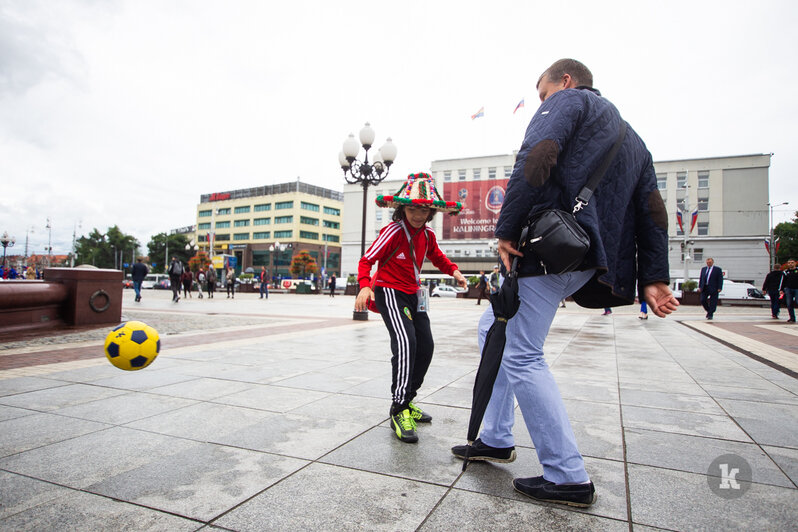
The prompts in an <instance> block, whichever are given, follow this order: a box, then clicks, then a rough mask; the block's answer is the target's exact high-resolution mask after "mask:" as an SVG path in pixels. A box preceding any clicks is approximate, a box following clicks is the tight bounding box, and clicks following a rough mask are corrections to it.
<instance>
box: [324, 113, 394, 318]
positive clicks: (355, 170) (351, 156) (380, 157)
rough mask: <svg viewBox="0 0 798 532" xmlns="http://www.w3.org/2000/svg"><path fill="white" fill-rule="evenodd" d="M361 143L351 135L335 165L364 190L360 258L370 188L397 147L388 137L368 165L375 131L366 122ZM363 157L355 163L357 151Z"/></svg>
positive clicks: (363, 249)
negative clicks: (361, 153)
mask: <svg viewBox="0 0 798 532" xmlns="http://www.w3.org/2000/svg"><path fill="white" fill-rule="evenodd" d="M358 136H359V139H360V143H358V141H357V140H356V139H355V135H354V134H353V133H350V134H349V137H347V139H346V140H345V141H344V145H343V149H342V150H341V152H340V153H339V154H338V163H339V164H340V165H341V170H343V171H344V179H345V180H346V182H347V183H350V184H355V183H357V184H359V185H360V186H361V187H363V220H362V225H361V229H360V256H361V257H362V256H363V255H365V253H366V209H367V201H368V188H369V185H372V186H375V185H379V184H380V183H381V182H382V180H383V179H385V178H386V177H388V172H389V171H390V169H391V165H392V164H393V162H394V160H396V145H395V144H394V143H393V142H392V141H391V137H388V138H387V139H386V140H385V144H383V145H382V147H381V148H380V149H379V150H377V153H376V154H375V155H374V160H373V161H372V162H371V163H369V150H370V149H371V147H372V145H373V143H374V136H375V133H374V130H373V129H372V128H371V126H370V125H369V123H368V122H366V125H365V126H363V129H361V130H360V133H359V135H358ZM361 146H362V148H363V150H364V152H365V154H364V157H363V162H360V161H358V160H357V156H358V154H359V153H360V148H361ZM368 316H369V313H368V311H363V312H359V311H357V310H355V311H353V313H352V319H354V320H361V321H365V320H368V319H369V318H368Z"/></svg>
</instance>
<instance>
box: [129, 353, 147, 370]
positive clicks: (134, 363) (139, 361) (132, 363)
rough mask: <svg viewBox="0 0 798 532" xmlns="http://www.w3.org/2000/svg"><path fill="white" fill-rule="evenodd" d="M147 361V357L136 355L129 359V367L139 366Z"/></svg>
mask: <svg viewBox="0 0 798 532" xmlns="http://www.w3.org/2000/svg"><path fill="white" fill-rule="evenodd" d="M146 363H147V357H143V356H141V355H139V356H137V357H136V358H133V359H131V360H130V367H132V368H140V367H142V366H144V365H145V364H146Z"/></svg>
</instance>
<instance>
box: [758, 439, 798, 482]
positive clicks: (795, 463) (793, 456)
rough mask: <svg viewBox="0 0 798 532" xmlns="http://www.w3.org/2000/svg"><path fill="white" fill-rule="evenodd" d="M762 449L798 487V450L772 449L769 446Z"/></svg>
mask: <svg viewBox="0 0 798 532" xmlns="http://www.w3.org/2000/svg"><path fill="white" fill-rule="evenodd" d="M762 448H763V449H764V450H765V452H766V453H768V455H769V456H770V458H771V459H773V461H774V462H776V464H778V466H779V467H780V468H781V470H782V471H784V473H785V474H786V475H787V476H788V477H790V480H792V482H793V484H795V485H796V486H798V449H788V448H785V447H771V446H769V445H763V446H762Z"/></svg>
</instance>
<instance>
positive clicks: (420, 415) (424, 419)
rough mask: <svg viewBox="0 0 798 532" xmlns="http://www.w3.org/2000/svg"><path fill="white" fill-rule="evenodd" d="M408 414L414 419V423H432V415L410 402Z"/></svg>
mask: <svg viewBox="0 0 798 532" xmlns="http://www.w3.org/2000/svg"><path fill="white" fill-rule="evenodd" d="M408 407H409V408H410V415H411V416H413V419H414V420H416V423H432V416H431V415H429V414H427V413H426V412H424V411H423V410H421V409H420V408H419V407H417V406H416V405H414V404H413V403H410V404H409V405H408Z"/></svg>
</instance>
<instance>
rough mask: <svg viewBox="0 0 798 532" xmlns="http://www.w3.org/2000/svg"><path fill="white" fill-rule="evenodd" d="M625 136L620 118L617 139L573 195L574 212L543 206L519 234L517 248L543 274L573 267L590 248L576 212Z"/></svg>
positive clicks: (592, 189) (566, 270)
mask: <svg viewBox="0 0 798 532" xmlns="http://www.w3.org/2000/svg"><path fill="white" fill-rule="evenodd" d="M625 136H626V122H625V121H624V120H623V119H621V128H620V132H619V133H618V139H617V140H616V141H615V144H614V145H613V146H612V148H611V149H610V151H609V152H607V154H606V155H605V156H604V159H603V160H602V161H601V164H600V165H599V167H598V168H596V170H595V172H593V175H592V176H590V179H589V180H588V182H587V183H586V184H585V186H584V187H582V190H581V191H579V194H578V195H577V196H576V203H575V204H574V209H573V212H570V213H569V212H567V211H562V210H560V209H546V210H542V211H540V212H536V213H535V214H534V215H533V216H532V217H531V218H530V219H529V220H528V221H527V223H526V225H525V226H524V228H523V231H522V233H521V240H520V241H519V243H518V248H519V249H520V250H521V251H522V252H523V253H524V255H527V254H529V255H530V256H532V257H533V258H534V259H535V260H537V261H539V262H540V265H541V266H542V267H543V271H544V273H545V274H557V273H567V272H572V271H574V270H576V269H577V268H578V267H579V265H580V264H582V261H583V260H584V258H585V255H587V251H588V250H589V249H590V237H589V236H588V234H587V232H585V230H584V229H583V228H582V227H581V226H580V225H579V224H578V223H577V221H576V213H577V212H579V211H580V210H582V208H583V207H584V206H586V205H587V204H588V202H589V201H590V198H591V197H592V196H593V191H594V190H596V187H597V186H598V184H599V182H600V181H601V179H602V178H603V177H604V174H605V173H607V169H608V168H609V167H610V164H611V163H612V161H613V159H615V155H616V154H617V153H618V150H619V149H620V147H621V144H622V143H623V139H624V137H625Z"/></svg>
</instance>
